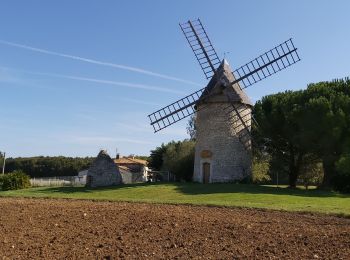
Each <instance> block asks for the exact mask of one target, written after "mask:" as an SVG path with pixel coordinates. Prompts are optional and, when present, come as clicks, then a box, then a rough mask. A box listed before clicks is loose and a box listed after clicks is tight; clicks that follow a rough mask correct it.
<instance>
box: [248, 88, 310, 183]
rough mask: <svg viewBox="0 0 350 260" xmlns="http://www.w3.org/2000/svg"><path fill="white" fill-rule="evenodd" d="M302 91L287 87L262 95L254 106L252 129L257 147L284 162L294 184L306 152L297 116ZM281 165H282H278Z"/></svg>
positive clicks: (298, 114) (290, 181)
mask: <svg viewBox="0 0 350 260" xmlns="http://www.w3.org/2000/svg"><path fill="white" fill-rule="evenodd" d="M301 100H302V91H294V92H292V91H287V92H284V93H279V94H275V95H270V96H266V97H264V98H263V99H262V100H261V101H258V102H257V103H256V104H255V107H254V115H255V118H256V120H257V121H258V124H259V130H258V131H254V133H255V140H256V141H257V143H258V144H259V147H260V148H261V149H263V150H264V151H265V152H267V153H269V154H270V155H271V156H272V160H274V159H276V158H278V160H274V161H275V162H277V161H279V162H280V163H281V164H282V165H285V166H286V168H287V169H288V174H289V186H290V187H291V188H295V187H296V183H297V179H298V176H299V174H300V170H301V167H302V164H303V160H304V157H305V155H306V149H305V147H304V145H303V143H302V142H301V133H300V126H299V125H298V124H297V123H296V118H297V117H299V116H300V114H301V113H302V107H301V106H300V103H301ZM280 168H281V167H280Z"/></svg>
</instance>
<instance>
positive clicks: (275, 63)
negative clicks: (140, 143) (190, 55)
mask: <svg viewBox="0 0 350 260" xmlns="http://www.w3.org/2000/svg"><path fill="white" fill-rule="evenodd" d="M298 61H300V58H299V55H298V53H297V48H295V47H294V44H293V42H292V39H289V40H287V41H285V42H283V43H281V44H280V45H278V46H276V47H275V48H273V49H271V50H269V51H267V52H265V53H264V54H262V55H260V56H259V57H257V58H256V59H253V60H252V61H250V62H248V63H247V64H245V65H243V66H241V67H239V68H238V69H236V70H234V71H233V74H234V76H235V80H234V81H232V82H231V83H230V84H231V85H232V86H233V85H235V84H237V83H239V85H240V87H241V88H242V89H244V88H247V87H249V86H251V85H253V84H255V83H257V82H259V81H260V80H262V79H265V78H267V77H269V76H271V75H273V74H275V73H276V72H278V71H281V70H283V69H285V68H287V67H289V66H291V65H292V64H294V63H296V62H298ZM204 74H205V73H204ZM205 75H206V74H205ZM213 75H214V77H215V71H213ZM208 97H210V93H209V91H208V89H207V88H202V89H200V90H197V91H196V92H194V93H192V94H190V95H188V96H186V97H184V98H182V99H179V100H178V101H175V102H174V103H172V104H170V105H168V106H166V107H163V108H161V109H159V110H157V111H155V112H154V113H152V114H150V115H148V117H149V119H150V122H151V125H152V126H153V129H154V132H158V131H160V130H162V129H164V128H166V127H168V126H170V125H172V124H174V123H176V122H178V121H180V120H182V119H183V118H186V117H188V116H190V115H192V114H193V113H195V111H196V109H195V108H194V106H195V105H196V103H197V102H198V101H199V99H200V100H205V99H206V98H208Z"/></svg>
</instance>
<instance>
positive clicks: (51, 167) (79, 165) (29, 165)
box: [5, 156, 95, 177]
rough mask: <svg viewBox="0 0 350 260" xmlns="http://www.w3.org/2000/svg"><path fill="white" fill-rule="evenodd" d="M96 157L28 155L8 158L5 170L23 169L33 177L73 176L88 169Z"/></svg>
mask: <svg viewBox="0 0 350 260" xmlns="http://www.w3.org/2000/svg"><path fill="white" fill-rule="evenodd" d="M94 159H95V158H94V157H85V158H80V157H75V158H73V157H64V156H55V157H48V156H47V157H44V156H40V157H27V158H21V157H18V158H8V159H6V169H5V172H7V173H9V172H13V171H15V170H21V171H23V172H25V173H26V174H28V175H30V176H31V177H53V176H73V175H77V174H78V172H79V171H81V170H84V169H88V168H89V167H90V165H91V163H92V161H93V160H94Z"/></svg>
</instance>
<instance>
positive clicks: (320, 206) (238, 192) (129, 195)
mask: <svg viewBox="0 0 350 260" xmlns="http://www.w3.org/2000/svg"><path fill="white" fill-rule="evenodd" d="M0 196H3V197H40V198H71V199H93V200H109V201H130V202H147V203H172V204H194V205H216V206H235V207H250V208H266V209H277V210H287V211H305V212H320V213H327V214H337V215H343V216H347V217H350V195H342V194H339V193H336V192H331V191H321V190H315V189H314V190H303V189H296V190H290V189H287V188H276V187H271V186H259V185H244V184H194V183H155V184H148V183H147V184H146V183H145V184H133V185H123V186H119V187H109V188H98V189H88V188H85V187H45V188H43V187H41V188H30V189H24V190H17V191H0Z"/></svg>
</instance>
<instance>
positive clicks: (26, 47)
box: [0, 40, 201, 86]
mask: <svg viewBox="0 0 350 260" xmlns="http://www.w3.org/2000/svg"><path fill="white" fill-rule="evenodd" d="M0 43H1V44H5V45H8V46H12V47H17V48H22V49H26V50H30V51H35V52H40V53H44V54H48V55H54V56H59V57H63V58H68V59H73V60H79V61H83V62H87V63H92V64H97V65H101V66H107V67H112V68H116V69H123V70H128V71H133V72H137V73H141V74H146V75H149V76H154V77H158V78H163V79H168V80H173V81H178V82H182V83H186V84H191V85H196V86H201V85H200V84H198V83H195V82H193V81H189V80H185V79H180V78H176V77H172V76H168V75H164V74H160V73H156V72H152V71H149V70H144V69H141V68H136V67H130V66H126V65H121V64H115V63H110V62H104V61H99V60H94V59H88V58H83V57H79V56H74V55H70V54H65V53H59V52H55V51H49V50H45V49H41V48H35V47H32V46H28V45H23V44H18V43H14V42H8V41H4V40H0Z"/></svg>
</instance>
